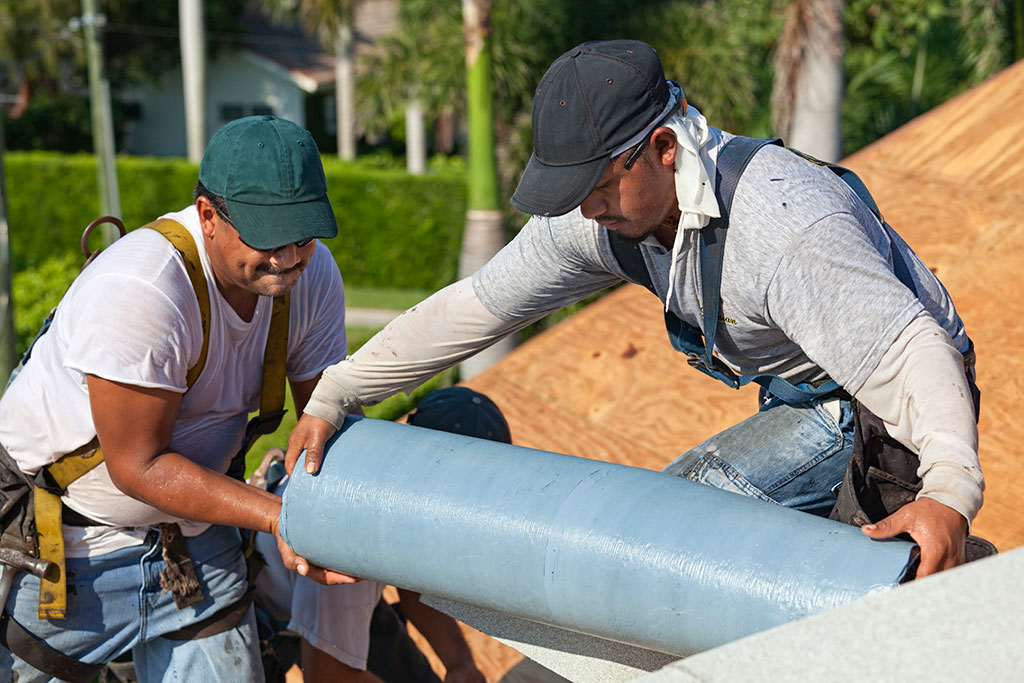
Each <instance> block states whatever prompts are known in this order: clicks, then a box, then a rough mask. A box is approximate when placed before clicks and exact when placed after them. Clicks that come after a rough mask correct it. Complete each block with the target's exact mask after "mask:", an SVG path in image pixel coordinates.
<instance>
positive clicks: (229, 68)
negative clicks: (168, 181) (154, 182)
mask: <svg viewBox="0 0 1024 683" xmlns="http://www.w3.org/2000/svg"><path fill="white" fill-rule="evenodd" d="M324 56H325V57H327V58H328V59H330V57H329V55H324ZM324 89H326V90H328V91H333V89H334V69H333V65H327V66H326V68H325V69H323V70H322V71H319V72H318V71H309V70H305V69H289V68H288V67H286V66H283V65H282V64H280V63H279V62H276V61H274V60H272V59H270V58H268V57H265V56H263V55H261V54H258V53H256V52H253V51H251V50H249V49H246V48H241V49H236V50H231V51H230V52H228V51H225V52H223V53H221V54H219V55H218V56H217V58H216V59H215V60H210V61H209V62H208V63H207V73H206V93H207V95H206V130H207V131H208V135H212V134H213V133H214V132H215V131H216V130H217V129H218V128H220V127H221V126H223V125H224V124H225V123H227V122H229V121H233V120H234V119H237V118H240V117H242V116H251V115H254V114H273V115H275V116H280V117H282V118H285V119H288V120H289V121H294V122H295V123H297V124H299V125H300V126H303V127H306V125H307V124H306V118H307V111H306V107H307V100H308V99H309V96H310V95H315V94H317V93H319V92H322V91H323V90H324ZM117 97H118V99H120V100H121V102H122V103H124V105H125V107H126V114H127V121H126V123H125V129H124V137H123V139H122V140H121V144H120V145H118V146H119V148H120V149H123V150H124V151H126V152H128V153H130V154H153V155H159V156H185V154H186V142H185V141H186V137H185V116H184V104H183V103H184V94H183V90H182V78H181V69H180V68H177V69H174V70H172V71H169V72H167V73H166V74H164V75H163V77H162V78H161V79H160V81H159V82H158V83H156V84H154V85H145V86H139V87H135V88H132V89H126V90H122V91H120V92H118V94H117ZM327 99H330V98H326V99H325V98H317V99H316V100H314V101H315V102H318V103H320V104H323V103H325V102H326V101H327ZM322 115H323V114H321V116H322ZM331 118H333V117H331ZM324 120H325V123H326V122H327V121H329V120H330V119H327V118H326V117H325V119H324ZM329 132H333V131H329Z"/></svg>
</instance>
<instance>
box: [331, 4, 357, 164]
mask: <svg viewBox="0 0 1024 683" xmlns="http://www.w3.org/2000/svg"><path fill="white" fill-rule="evenodd" d="M335 55H336V56H337V59H336V61H335V66H334V87H335V105H336V106H335V110H336V113H337V124H338V157H340V158H342V159H355V158H356V94H355V38H354V35H353V33H352V21H351V17H349V18H348V19H346V20H345V21H343V22H341V25H340V26H339V27H338V40H337V42H336V43H335Z"/></svg>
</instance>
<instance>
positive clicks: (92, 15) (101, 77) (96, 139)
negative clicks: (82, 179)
mask: <svg viewBox="0 0 1024 683" xmlns="http://www.w3.org/2000/svg"><path fill="white" fill-rule="evenodd" d="M96 3H97V0H82V26H83V28H84V29H85V54H86V58H87V59H88V62H89V108H90V110H91V112H92V145H93V153H94V155H95V157H96V179H97V182H98V185H99V193H100V214H101V215H104V216H116V217H118V218H121V193H120V190H119V189H118V186H117V166H116V165H115V163H114V119H113V115H112V114H111V111H110V83H109V81H107V77H106V74H105V73H104V71H103V46H102V42H101V40H100V34H99V30H100V29H101V28H102V27H103V26H104V25H105V24H106V17H105V16H103V15H102V14H99V12H98V11H97V8H96ZM115 239H117V229H116V228H115V227H114V226H113V225H111V224H109V223H107V224H106V225H104V226H103V241H104V243H105V244H111V243H112V242H113V241H114V240H115Z"/></svg>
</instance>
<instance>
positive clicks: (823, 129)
mask: <svg viewBox="0 0 1024 683" xmlns="http://www.w3.org/2000/svg"><path fill="white" fill-rule="evenodd" d="M843 52H844V51H843V0H794V2H793V4H792V6H791V7H790V9H789V14H788V17H787V19H786V26H785V28H784V29H783V34H782V37H781V38H780V40H779V45H778V48H777V49H776V54H775V82H774V84H773V92H772V105H773V116H774V118H775V130H776V133H778V134H779V135H781V136H782V137H783V138H784V140H785V141H786V143H787V144H788V145H790V146H792V147H795V148H796V149H799V150H800V151H802V152H806V153H807V154H810V155H812V156H815V157H817V158H819V159H822V160H823V161H832V162H834V161H838V160H839V159H840V157H841V156H842V103H843Z"/></svg>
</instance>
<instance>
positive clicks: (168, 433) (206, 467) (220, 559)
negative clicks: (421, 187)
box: [0, 116, 351, 683]
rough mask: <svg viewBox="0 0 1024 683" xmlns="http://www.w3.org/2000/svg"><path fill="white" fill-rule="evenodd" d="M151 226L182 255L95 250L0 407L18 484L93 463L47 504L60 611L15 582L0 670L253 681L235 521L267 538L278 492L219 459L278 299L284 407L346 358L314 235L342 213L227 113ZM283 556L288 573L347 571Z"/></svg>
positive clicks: (247, 393) (299, 161)
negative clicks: (57, 527) (283, 331)
mask: <svg viewBox="0 0 1024 683" xmlns="http://www.w3.org/2000/svg"><path fill="white" fill-rule="evenodd" d="M152 225H153V226H154V227H156V226H157V225H161V226H164V228H167V226H170V227H169V228H168V230H169V231H170V233H176V234H177V235H178V236H179V239H180V238H181V237H182V236H184V239H185V241H186V242H187V243H189V244H194V251H195V253H194V254H192V255H191V256H186V255H185V253H186V252H187V251H188V248H183V249H182V250H181V251H179V246H180V245H179V243H178V242H175V243H172V241H170V239H171V238H170V237H169V236H168V235H169V234H170V233H169V232H164V234H161V232H158V231H157V229H140V230H135V231H133V232H131V233H129V234H128V235H127V236H125V237H124V238H122V239H120V240H118V241H117V242H116V243H114V244H113V245H112V246H111V247H110V248H108V249H106V250H104V252H103V253H102V254H101V255H100V256H99V258H98V259H96V260H95V261H94V262H93V263H92V264H91V265H89V267H88V268H86V269H85V270H84V271H83V272H82V274H81V275H80V276H79V277H78V278H77V279H76V280H75V282H74V283H73V284H72V286H71V287H70V289H69V290H68V292H67V294H66V295H65V296H64V298H63V300H62V301H61V302H60V304H59V306H58V307H57V309H56V315H55V317H54V319H53V322H52V325H51V327H50V329H49V331H48V332H47V333H46V334H44V335H43V336H41V337H40V338H39V340H38V342H37V343H36V344H35V346H34V347H33V349H32V355H31V359H30V360H29V361H28V362H27V363H25V365H24V367H23V369H22V370H21V372H20V374H18V376H17V377H16V378H15V379H14V381H13V382H12V383H11V385H10V386H9V388H8V389H7V390H6V392H5V393H4V395H3V398H2V400H0V444H2V446H3V449H4V450H5V452H6V453H7V454H8V455H9V458H10V460H13V462H14V463H16V466H17V468H19V469H20V470H21V471H22V472H24V473H25V474H27V475H28V476H29V477H32V476H34V475H35V473H37V472H38V471H40V469H41V468H46V467H48V466H49V465H51V463H55V462H56V461H58V460H60V459H61V458H62V456H64V455H65V454H68V453H71V452H76V453H79V452H80V453H82V454H83V457H93V456H92V455H89V454H91V453H93V452H94V451H96V443H95V442H94V439H96V438H97V437H98V446H99V449H100V451H101V452H102V462H100V464H98V465H97V466H95V467H94V468H93V469H91V470H89V471H87V472H86V473H85V474H82V475H81V476H80V477H78V478H76V479H74V480H73V481H72V482H71V483H70V484H68V485H67V486H66V490H64V491H63V495H61V497H60V503H59V504H60V506H61V507H62V519H63V529H62V533H58V534H57V535H58V536H59V537H60V538H58V542H60V541H62V542H63V561H64V562H65V571H64V572H63V574H64V576H63V577H62V578H63V581H64V582H65V584H66V592H67V600H66V608H64V607H63V606H62V607H61V611H60V612H59V613H53V612H51V613H47V614H42V611H43V610H42V608H43V604H44V603H43V601H44V598H45V600H47V601H48V600H49V599H50V597H51V596H49V595H47V590H49V589H48V588H46V586H45V585H44V587H43V588H44V590H43V592H42V593H41V591H40V588H41V586H40V580H39V579H38V578H37V577H36V576H34V575H32V574H29V573H27V572H26V573H21V574H18V575H17V576H16V577H15V581H14V585H13V587H12V589H11V591H10V597H9V599H8V600H7V602H6V605H5V607H4V616H3V622H2V628H0V636H2V640H0V642H2V644H0V681H4V682H6V681H12V680H17V681H19V682H21V683H24V682H25V681H35V680H43V679H46V678H48V677H49V676H54V677H57V678H61V679H68V678H69V679H71V680H76V679H83V680H89V679H90V678H91V676H90V671H91V670H92V669H91V668H90V667H89V665H99V664H103V663H105V662H108V661H110V660H112V659H114V658H115V657H118V656H120V655H122V654H124V653H126V652H129V651H130V652H131V653H132V655H133V658H134V661H135V667H136V670H137V672H138V675H139V680H142V681H157V680H189V681H257V680H259V681H262V680H263V678H262V670H261V665H260V653H259V651H258V639H257V637H256V631H255V623H254V619H253V615H252V608H251V604H249V603H247V602H246V601H245V600H246V596H247V590H248V586H247V581H246V563H245V559H244V557H243V554H242V545H241V542H240V534H239V531H238V529H239V528H242V529H255V530H260V531H265V532H268V533H272V534H275V535H277V529H278V514H279V510H280V499H279V498H278V497H276V496H274V495H272V494H270V493H267V492H265V491H261V490H259V489H257V488H255V487H250V486H248V485H246V484H245V483H243V482H241V481H239V480H237V479H234V478H231V477H229V476H226V475H225V472H226V471H227V469H228V466H229V463H230V462H231V460H232V456H234V455H235V454H236V452H238V451H239V450H240V447H241V445H242V442H243V434H244V432H245V427H246V419H247V416H248V414H249V413H250V412H253V411H255V410H256V409H257V407H259V405H260V396H261V385H262V372H263V368H264V351H265V349H268V351H267V353H268V354H269V353H270V352H269V349H270V344H268V343H267V339H268V335H269V334H270V330H271V329H275V330H276V329H279V328H278V327H274V328H272V327H271V325H272V317H273V313H274V312H275V311H279V310H286V311H287V323H288V324H287V341H286V342H284V340H282V344H281V347H282V348H283V356H284V362H283V366H284V368H285V372H286V374H287V377H288V379H289V381H290V383H291V387H292V393H293V396H294V398H295V404H296V406H297V408H298V410H300V411H301V410H302V407H303V406H304V405H305V402H306V400H307V398H308V397H309V394H310V392H311V391H312V389H313V387H314V385H315V384H316V381H317V379H318V378H319V376H320V372H321V371H322V370H323V369H324V368H325V367H326V366H328V365H329V364H331V363H335V362H338V361H340V360H341V359H343V358H344V356H345V351H346V346H345V344H346V342H345V328H344V294H343V288H342V281H341V276H340V274H339V272H338V269H337V266H336V265H335V263H334V260H333V258H332V257H331V254H330V252H329V251H328V249H327V247H325V246H323V245H322V244H320V243H319V242H318V241H317V239H318V238H330V237H334V236H335V235H336V234H337V224H336V222H335V218H334V213H333V211H332V209H331V205H330V203H329V201H328V199H327V188H326V183H325V178H324V172H323V167H322V165H321V162H320V155H319V152H318V151H317V148H316V145H315V144H314V142H313V139H312V138H311V137H310V135H309V133H308V132H306V131H305V130H303V129H302V128H300V127H299V126H296V125H295V124H293V123H290V122H288V121H284V120H282V119H279V118H275V117H271V116H262V117H251V118H245V119H240V120H237V121H234V122H232V123H229V124H228V125H226V126H224V127H223V128H221V129H220V130H219V131H218V132H217V133H216V134H215V135H214V136H213V138H212V139H211V140H210V143H209V146H208V148H207V150H206V154H205V155H204V157H203V160H202V163H201V165H200V171H199V182H197V183H196V187H195V192H194V203H193V204H192V205H191V206H189V207H188V208H186V209H184V210H182V211H178V212H175V213H169V214H166V215H165V216H163V220H162V221H158V222H157V223H155V224H152ZM164 228H159V229H160V230H161V231H163V230H164ZM204 287H205V289H206V290H207V293H205V294H204V293H202V292H201V290H202V289H203V288H204ZM284 295H288V299H287V300H288V308H287V309H278V308H276V306H275V298H278V299H279V300H280V301H282V302H283V301H284V298H283V297H284ZM204 309H205V310H204ZM278 317H279V318H280V317H281V316H278ZM275 324H277V323H275ZM285 344H286V348H285ZM194 370H197V371H198V374H194V373H193V371H194ZM268 384H269V383H268ZM282 389H283V387H282ZM90 443H91V444H92V446H91V448H87V447H85V446H83V445H88V444H90ZM83 449H84V450H83ZM86 451H88V453H89V454H86ZM10 460H8V462H9V461H10ZM37 486H38V484H37ZM38 497H39V494H38V493H37V498H38ZM36 511H37V522H39V521H40V520H39V507H38V500H37V507H36ZM58 519H61V517H58ZM281 551H282V555H283V556H284V560H285V564H286V565H287V566H288V567H289V568H293V569H297V570H298V571H299V572H300V573H303V574H307V575H309V576H311V577H313V578H316V579H318V580H321V581H325V582H344V581H347V580H351V579H349V578H348V577H345V576H343V575H339V574H332V573H327V572H324V571H323V570H321V569H319V568H316V567H309V566H308V564H307V563H305V561H304V560H302V559H301V558H297V557H296V556H295V555H294V554H292V553H291V551H290V550H289V549H288V548H287V546H286V545H284V544H283V543H282V544H281ZM190 567H191V569H190ZM26 643H27V644H28V645H26ZM12 651H13V654H12ZM29 662H31V663H29ZM77 665H82V666H77ZM40 670H42V672H45V674H44V673H42V672H41V671H40Z"/></svg>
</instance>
